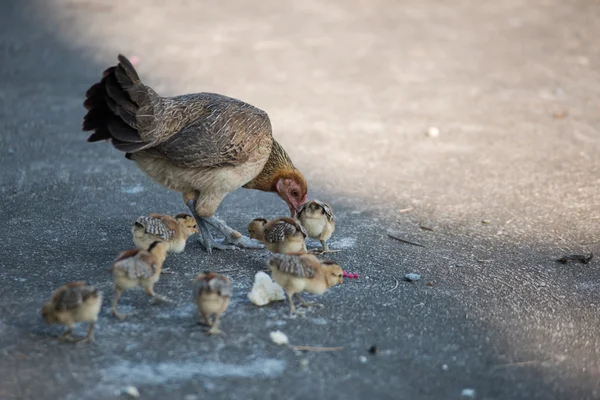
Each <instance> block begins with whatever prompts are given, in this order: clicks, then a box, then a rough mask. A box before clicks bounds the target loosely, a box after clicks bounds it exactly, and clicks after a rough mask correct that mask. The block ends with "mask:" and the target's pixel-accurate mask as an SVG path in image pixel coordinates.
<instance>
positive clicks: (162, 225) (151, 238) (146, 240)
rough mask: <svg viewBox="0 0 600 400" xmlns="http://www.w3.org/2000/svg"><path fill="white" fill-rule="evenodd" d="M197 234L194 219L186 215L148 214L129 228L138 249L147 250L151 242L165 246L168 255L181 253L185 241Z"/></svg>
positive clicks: (196, 224)
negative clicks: (163, 243) (157, 242)
mask: <svg viewBox="0 0 600 400" xmlns="http://www.w3.org/2000/svg"><path fill="white" fill-rule="evenodd" d="M197 232H198V223H197V222H196V219H195V218H194V217H192V216H191V215H188V214H177V215H176V216H175V217H171V216H170V215H163V214H150V215H149V216H142V217H139V218H138V219H137V220H136V221H135V222H134V223H133V226H132V227H131V234H132V235H133V242H134V243H135V245H136V247H137V248H138V249H147V248H148V247H149V246H150V245H151V244H152V242H156V241H162V242H165V243H166V244H167V251H168V252H169V253H181V252H182V251H183V250H184V249H185V243H186V241H187V239H188V238H189V237H190V236H191V235H192V234H194V233H197Z"/></svg>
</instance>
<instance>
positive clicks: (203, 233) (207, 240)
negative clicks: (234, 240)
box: [186, 200, 237, 254]
mask: <svg viewBox="0 0 600 400" xmlns="http://www.w3.org/2000/svg"><path fill="white" fill-rule="evenodd" d="M186 205H187V206H188V208H189V209H190V211H191V212H192V215H193V216H194V218H195V219H196V222H197V223H198V231H199V232H200V243H202V246H203V247H204V248H205V249H206V251H207V252H208V254H211V253H212V249H217V250H235V249H237V247H235V246H233V245H228V244H226V243H219V242H217V241H216V240H215V239H214V238H213V236H212V235H211V233H210V231H209V230H208V224H207V221H206V218H203V217H199V216H198V214H196V201H195V200H188V201H187V202H186Z"/></svg>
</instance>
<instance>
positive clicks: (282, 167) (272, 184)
mask: <svg viewBox="0 0 600 400" xmlns="http://www.w3.org/2000/svg"><path fill="white" fill-rule="evenodd" d="M282 178H293V179H296V180H304V177H303V176H302V174H301V173H300V171H298V170H297V169H296V167H294V163H292V160H291V159H290V156H288V154H287V153H286V151H285V150H284V149H283V147H281V145H280V144H279V143H277V141H276V140H275V139H273V147H272V148H271V154H270V155H269V159H268V160H267V163H266V164H265V166H264V167H263V169H262V171H261V172H260V174H258V176H256V177H255V178H254V179H252V180H251V181H250V182H248V183H247V184H245V185H244V187H245V188H246V189H256V190H262V191H263V192H275V191H277V189H276V185H277V181H279V179H282Z"/></svg>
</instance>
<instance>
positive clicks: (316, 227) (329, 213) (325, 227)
mask: <svg viewBox="0 0 600 400" xmlns="http://www.w3.org/2000/svg"><path fill="white" fill-rule="evenodd" d="M296 217H297V218H298V220H299V221H300V223H301V224H302V226H303V227H304V228H305V229H306V232H307V233H308V237H309V238H311V239H318V240H320V241H321V246H323V249H322V252H323V253H330V252H332V250H329V247H327V240H329V238H330V237H331V235H332V234H333V231H334V230H335V215H334V214H333V209H332V208H331V206H330V205H329V204H327V203H325V202H322V201H319V200H311V201H307V202H306V203H304V204H303V205H302V206H301V207H300V208H299V209H298V211H297V214H296Z"/></svg>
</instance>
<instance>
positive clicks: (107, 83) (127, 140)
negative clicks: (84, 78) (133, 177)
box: [82, 55, 152, 153]
mask: <svg viewBox="0 0 600 400" xmlns="http://www.w3.org/2000/svg"><path fill="white" fill-rule="evenodd" d="M85 95H86V99H85V102H84V103H83V106H84V107H85V108H86V109H87V110H88V112H87V114H86V115H85V117H84V118H83V126H82V129H83V130H84V131H93V132H94V133H93V134H92V135H90V137H89V138H88V142H98V141H101V140H107V139H111V141H112V144H113V146H115V148H117V149H118V150H121V151H124V152H127V153H133V152H136V151H139V150H141V149H142V148H144V147H145V146H146V145H148V144H149V142H145V141H143V140H142V138H141V137H140V135H139V133H138V128H139V125H138V120H137V118H136V113H137V111H138V109H139V108H140V107H142V106H144V105H147V104H149V103H148V102H150V101H151V96H152V93H150V91H149V88H147V87H146V86H145V85H144V84H143V83H142V82H141V81H140V77H139V76H138V74H137V72H136V71H135V68H134V67H133V65H132V64H131V62H129V60H128V59H127V58H125V56H123V55H119V64H118V65H116V66H114V67H110V68H108V69H107V70H106V71H104V73H103V75H102V80H101V81H100V82H98V83H96V84H95V85H93V86H92V87H90V88H89V89H88V91H87V92H86V94H85Z"/></svg>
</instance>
